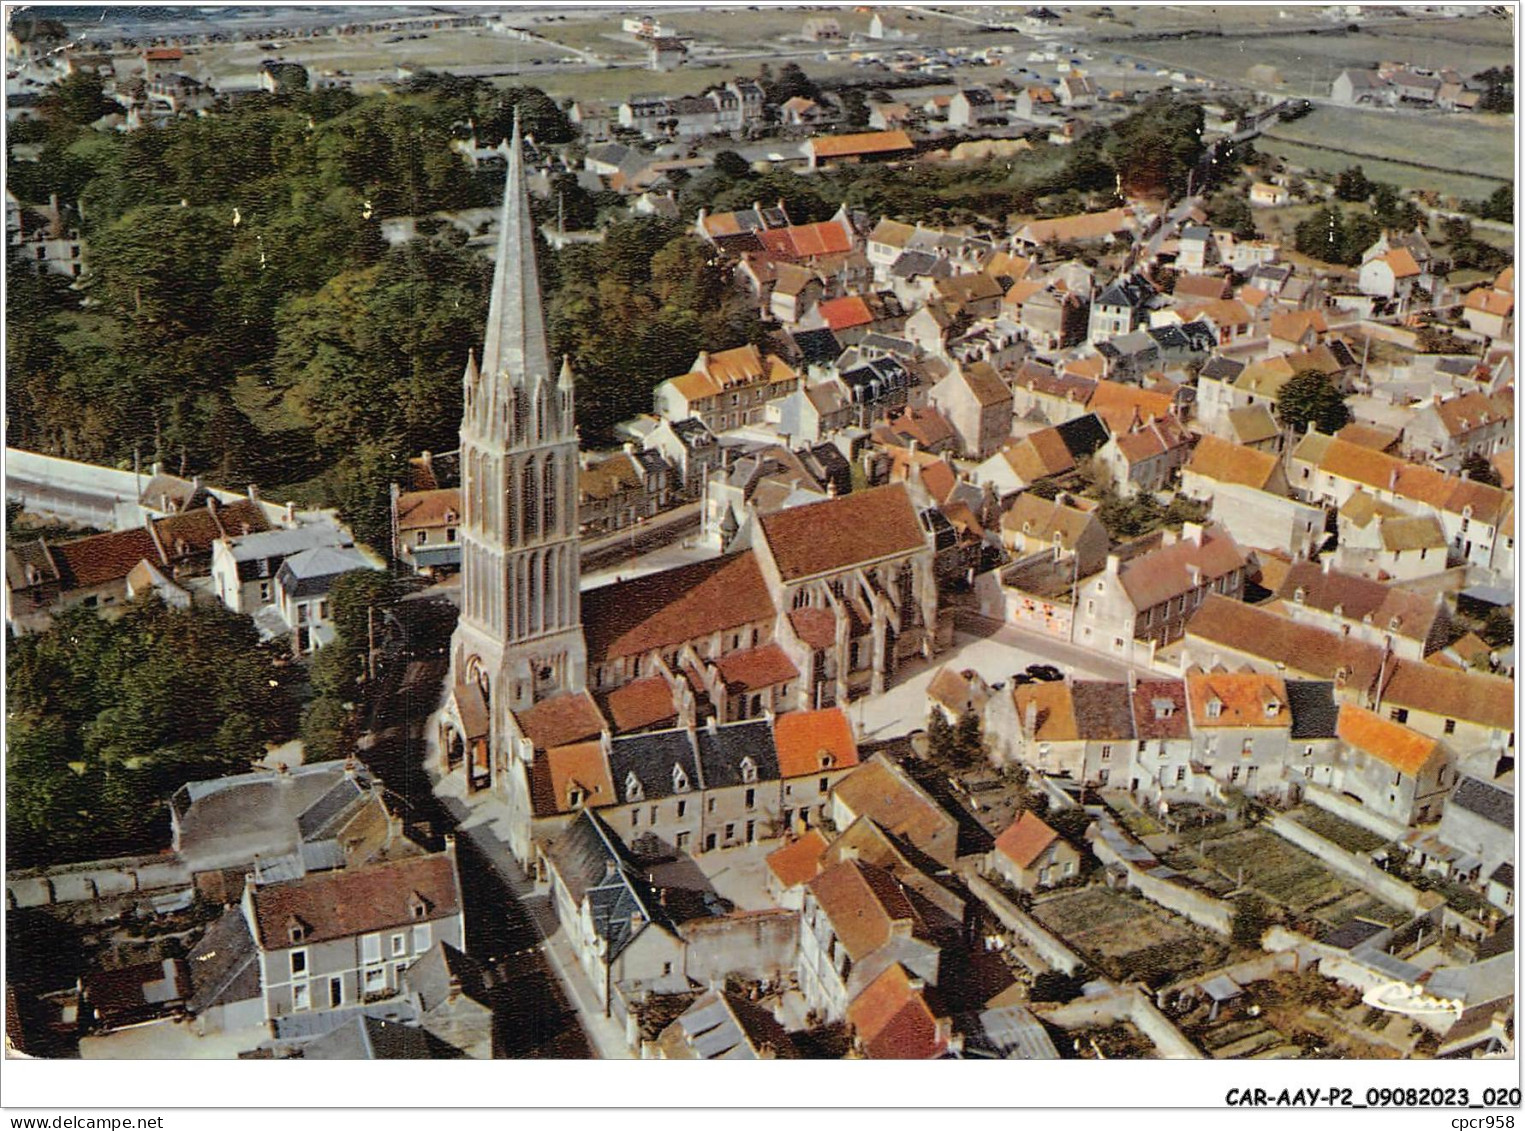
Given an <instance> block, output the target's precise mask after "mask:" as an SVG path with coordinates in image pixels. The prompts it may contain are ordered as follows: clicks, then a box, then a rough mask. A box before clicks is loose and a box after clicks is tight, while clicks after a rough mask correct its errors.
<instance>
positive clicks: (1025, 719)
mask: <svg viewBox="0 0 1525 1131" xmlns="http://www.w3.org/2000/svg"><path fill="white" fill-rule="evenodd" d="M1037 732H1038V701H1037V700H1036V699H1029V700H1028V701H1027V706H1026V707H1025V708H1023V710H1022V733H1023V734H1024V735H1026V736H1027V737H1028V738H1032V737H1033V735H1035V734H1036V733H1037Z"/></svg>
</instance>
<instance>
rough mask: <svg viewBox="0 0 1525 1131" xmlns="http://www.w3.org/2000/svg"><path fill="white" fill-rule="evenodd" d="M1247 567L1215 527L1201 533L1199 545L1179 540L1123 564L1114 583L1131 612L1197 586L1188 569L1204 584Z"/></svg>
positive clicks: (1231, 541) (1241, 556)
mask: <svg viewBox="0 0 1525 1131" xmlns="http://www.w3.org/2000/svg"><path fill="white" fill-rule="evenodd" d="M1246 564H1248V559H1247V558H1246V557H1245V555H1244V552H1243V551H1242V550H1240V549H1239V546H1238V544H1237V543H1235V541H1234V540H1233V539H1232V538H1231V537H1229V535H1228V534H1227V533H1225V532H1224V531H1222V530H1220V529H1218V528H1217V527H1211V526H1210V527H1206V528H1205V529H1203V531H1202V544H1201V545H1200V546H1199V545H1197V544H1196V543H1195V542H1192V541H1190V540H1188V539H1187V538H1186V537H1184V536H1182V537H1181V538H1180V539H1178V540H1177V541H1176V543H1175V545H1173V546H1162V547H1161V548H1160V549H1158V550H1153V551H1151V552H1150V553H1147V554H1141V555H1139V556H1138V557H1136V558H1132V559H1130V560H1129V561H1127V562H1124V563H1123V565H1122V568H1121V571H1120V572H1119V574H1118V579H1119V581H1120V582H1121V583H1122V587H1123V590H1124V592H1126V593H1127V594H1128V599H1129V600H1130V601H1132V602H1133V607H1134V608H1135V609H1152V608H1154V607H1155V606H1156V605H1160V604H1163V603H1164V602H1166V601H1168V600H1170V599H1171V598H1173V597H1179V596H1180V595H1181V594H1182V593H1187V592H1190V591H1191V590H1192V589H1194V588H1196V586H1197V584H1199V582H1194V581H1193V580H1192V576H1191V569H1190V567H1191V566H1196V567H1197V568H1198V569H1199V570H1200V571H1201V576H1202V579H1203V580H1204V581H1211V580H1213V579H1215V578H1219V577H1224V576H1226V575H1227V574H1230V573H1232V572H1233V571H1234V570H1236V569H1240V568H1242V567H1243V566H1245V565H1246Z"/></svg>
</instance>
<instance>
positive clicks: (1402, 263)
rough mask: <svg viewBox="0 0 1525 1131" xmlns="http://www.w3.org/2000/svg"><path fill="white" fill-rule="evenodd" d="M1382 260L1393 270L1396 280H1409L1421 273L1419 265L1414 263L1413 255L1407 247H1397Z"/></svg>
mask: <svg viewBox="0 0 1525 1131" xmlns="http://www.w3.org/2000/svg"><path fill="white" fill-rule="evenodd" d="M1382 259H1383V261H1384V262H1385V263H1386V264H1387V265H1388V266H1389V267H1391V268H1392V269H1393V275H1394V277H1395V278H1399V279H1407V278H1411V277H1412V276H1414V275H1418V274H1419V273H1420V271H1419V264H1417V263H1415V262H1414V255H1413V253H1412V252H1410V251H1409V249H1408V248H1406V247H1395V248H1393V250H1392V251H1390V252H1388V253H1387V254H1386V255H1384V256H1383V257H1382Z"/></svg>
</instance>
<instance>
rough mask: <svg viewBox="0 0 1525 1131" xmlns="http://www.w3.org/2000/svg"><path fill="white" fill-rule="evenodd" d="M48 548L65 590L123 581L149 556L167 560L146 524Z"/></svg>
mask: <svg viewBox="0 0 1525 1131" xmlns="http://www.w3.org/2000/svg"><path fill="white" fill-rule="evenodd" d="M48 552H49V553H50V554H52V555H53V561H54V562H55V563H56V564H57V565H58V572H59V583H60V585H61V586H62V587H63V589H65V590H69V589H90V588H93V587H94V586H97V585H106V584H108V583H109V582H113V581H121V580H123V579H125V578H126V577H127V575H128V574H129V573H131V572H132V568H133V566H135V565H137V564H138V563H139V562H141V561H143V560H144V559H145V558H146V559H148V560H149V561H151V562H153V563H154V564H155V565H163V564H164V562H163V559H162V558H161V557H160V556H159V549H158V547H157V546H156V545H155V544H154V540H153V536H152V535H150V534H149V533H148V531H147V530H145V529H143V528H142V527H136V528H134V529H132V530H118V531H115V532H113V533H111V534H94V535H91V536H90V537H88V538H76V539H74V540H73V541H70V542H59V543H56V544H52V545H49V546H48Z"/></svg>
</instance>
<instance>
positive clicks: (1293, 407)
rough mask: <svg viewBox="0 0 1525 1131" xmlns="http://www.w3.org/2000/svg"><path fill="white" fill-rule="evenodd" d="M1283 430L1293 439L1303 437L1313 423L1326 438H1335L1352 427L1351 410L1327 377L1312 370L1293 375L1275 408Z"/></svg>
mask: <svg viewBox="0 0 1525 1131" xmlns="http://www.w3.org/2000/svg"><path fill="white" fill-rule="evenodd" d="M1276 415H1277V417H1278V418H1279V419H1280V421H1281V426H1282V427H1283V428H1285V429H1286V430H1287V431H1289V432H1291V433H1292V434H1293V435H1301V434H1302V433H1304V432H1306V431H1307V430H1308V425H1309V423H1312V424H1313V425H1314V426H1315V427H1317V428H1318V430H1319V431H1320V432H1322V433H1323V434H1324V435H1326V436H1332V435H1334V433H1336V432H1338V431H1339V430H1340V429H1341V428H1343V427H1345V425H1346V424H1348V423H1350V408H1349V406H1348V405H1346V403H1345V397H1344V394H1342V393H1341V392H1340V390H1339V389H1338V388H1337V387H1336V386H1335V385H1334V383H1333V382H1332V381H1330V380H1329V378H1328V377H1326V376H1325V375H1324V374H1322V373H1320V372H1318V371H1317V370H1313V369H1305V370H1303V371H1301V372H1299V373H1294V374H1293V375H1292V377H1291V379H1290V380H1289V381H1288V382H1287V383H1286V384H1285V385H1283V386H1282V390H1281V398H1280V400H1279V401H1278V402H1277V405H1276Z"/></svg>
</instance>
